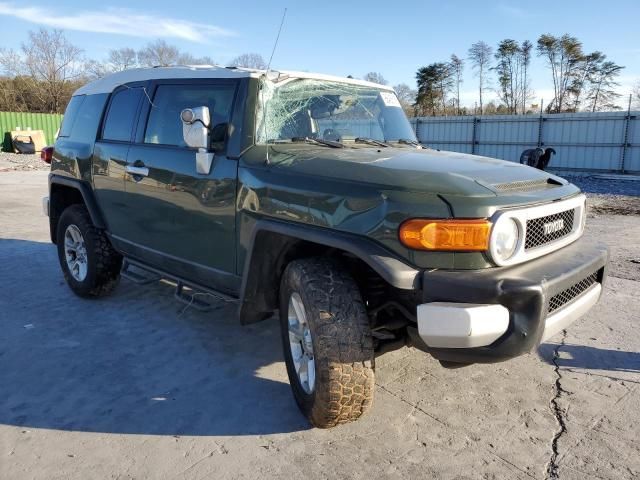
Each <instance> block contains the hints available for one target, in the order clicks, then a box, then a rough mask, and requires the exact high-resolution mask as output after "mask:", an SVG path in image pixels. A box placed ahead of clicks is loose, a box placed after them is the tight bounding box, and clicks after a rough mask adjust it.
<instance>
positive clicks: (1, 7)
mask: <svg viewBox="0 0 640 480" xmlns="http://www.w3.org/2000/svg"><path fill="white" fill-rule="evenodd" d="M0 15H6V16H11V17H15V18H19V19H21V20H25V21H27V22H32V23H36V24H39V25H46V26H50V27H53V28H62V29H67V30H78V31H82V32H94V33H112V34H117V35H128V36H133V37H143V38H157V37H164V38H178V39H181V40H188V41H191V42H197V43H207V42H208V41H209V40H211V39H213V38H216V37H227V36H233V35H235V33H234V32H232V31H230V30H227V29H224V28H221V27H217V26H215V25H209V24H204V23H196V22H190V21H187V20H179V19H175V18H170V17H162V16H157V15H148V14H143V13H139V12H136V11H134V10H130V9H125V8H107V9H105V10H101V11H98V10H93V11H87V10H85V11H78V12H75V13H71V14H68V15H63V14H60V13H58V11H55V10H52V9H47V8H42V7H27V6H23V5H22V4H10V3H6V2H0Z"/></svg>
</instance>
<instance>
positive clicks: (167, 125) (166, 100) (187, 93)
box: [144, 84, 236, 151]
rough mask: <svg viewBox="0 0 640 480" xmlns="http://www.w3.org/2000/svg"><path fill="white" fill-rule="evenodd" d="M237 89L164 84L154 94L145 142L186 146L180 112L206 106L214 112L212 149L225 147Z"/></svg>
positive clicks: (210, 111) (212, 114)
mask: <svg viewBox="0 0 640 480" xmlns="http://www.w3.org/2000/svg"><path fill="white" fill-rule="evenodd" d="M235 91H236V85H235V84H221V85H160V86H159V87H158V88H157V89H156V93H155V95H154V97H153V106H152V107H151V111H150V113H149V120H148V121H147V128H146V131H145V135H144V142H145V143H153V144H159V145H173V146H178V147H185V146H186V145H185V143H184V139H183V138H182V122H181V121H180V112H181V111H182V110H184V109H185V108H192V107H200V106H205V105H206V106H207V107H209V113H210V114H211V125H212V129H211V148H212V149H213V150H218V151H219V150H224V146H225V141H226V136H227V128H228V125H229V119H230V118H231V109H232V107H233V99H234V96H235Z"/></svg>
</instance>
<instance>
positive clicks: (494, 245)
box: [489, 215, 525, 265]
mask: <svg viewBox="0 0 640 480" xmlns="http://www.w3.org/2000/svg"><path fill="white" fill-rule="evenodd" d="M502 225H510V226H512V227H514V229H515V243H514V246H513V249H512V250H511V252H510V254H509V255H508V256H506V257H505V256H502V255H501V254H500V253H499V251H498V250H499V245H498V240H497V237H498V235H499V234H500V233H501V228H504V227H502ZM524 230H525V226H524V225H523V224H522V222H521V221H520V220H519V219H518V218H517V217H512V216H510V215H499V216H498V217H497V218H496V219H495V220H494V221H493V228H492V229H491V234H490V236H489V255H490V256H491V258H492V259H493V261H494V262H496V263H498V264H499V265H500V264H503V263H505V262H508V261H509V260H511V259H512V258H513V257H514V256H515V255H516V254H517V253H518V252H519V251H520V249H521V248H522V242H523V241H524V235H523V232H524Z"/></svg>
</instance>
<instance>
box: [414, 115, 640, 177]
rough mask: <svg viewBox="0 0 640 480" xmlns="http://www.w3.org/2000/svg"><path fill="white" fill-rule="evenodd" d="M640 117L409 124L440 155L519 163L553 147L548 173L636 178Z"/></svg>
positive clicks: (526, 117) (496, 118) (487, 118)
mask: <svg viewBox="0 0 640 480" xmlns="http://www.w3.org/2000/svg"><path fill="white" fill-rule="evenodd" d="M639 115H640V112H633V111H632V112H597V113H561V114H553V115H547V114H545V115H485V116H475V117H471V116H469V117H420V118H414V119H411V122H412V124H413V126H414V128H415V130H416V136H417V137H418V140H420V142H422V143H424V144H427V145H430V146H431V147H433V148H438V149H441V150H451V151H454V152H463V153H472V154H476V155H484V156H487V157H495V158H501V159H504V160H510V161H512V162H518V161H519V160H520V154H521V153H522V151H523V150H526V149H528V148H535V147H543V148H545V147H553V148H554V149H555V150H556V152H557V154H556V155H555V156H554V157H553V158H552V160H551V165H550V168H551V169H557V170H569V171H570V170H576V171H593V172H617V173H640V121H639V120H638V116H639Z"/></svg>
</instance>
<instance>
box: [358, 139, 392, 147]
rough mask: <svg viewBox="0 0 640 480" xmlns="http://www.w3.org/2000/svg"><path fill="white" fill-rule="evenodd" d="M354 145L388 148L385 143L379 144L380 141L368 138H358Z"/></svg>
mask: <svg viewBox="0 0 640 480" xmlns="http://www.w3.org/2000/svg"><path fill="white" fill-rule="evenodd" d="M355 142H356V143H366V144H368V145H375V146H376V147H389V146H390V145H389V144H388V143H385V142H381V141H380V140H376V139H375V138H369V137H358V138H356V139H355Z"/></svg>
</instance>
